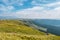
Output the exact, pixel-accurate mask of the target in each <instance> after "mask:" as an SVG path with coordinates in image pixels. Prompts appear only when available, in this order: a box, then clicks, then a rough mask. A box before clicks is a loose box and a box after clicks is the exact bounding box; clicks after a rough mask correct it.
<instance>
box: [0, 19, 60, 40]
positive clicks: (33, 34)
mask: <svg viewBox="0 0 60 40" xmlns="http://www.w3.org/2000/svg"><path fill="white" fill-rule="evenodd" d="M0 40H60V36H55V35H52V34H49V35H46V34H45V33H44V32H41V31H38V30H36V29H34V28H31V27H30V26H28V25H27V24H25V23H24V22H22V21H19V20H0Z"/></svg>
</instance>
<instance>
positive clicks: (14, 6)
mask: <svg viewBox="0 0 60 40" xmlns="http://www.w3.org/2000/svg"><path fill="white" fill-rule="evenodd" d="M59 10H60V0H0V17H9V18H10V17H13V18H15V17H16V18H32V19H34V18H38V19H60V11H59Z"/></svg>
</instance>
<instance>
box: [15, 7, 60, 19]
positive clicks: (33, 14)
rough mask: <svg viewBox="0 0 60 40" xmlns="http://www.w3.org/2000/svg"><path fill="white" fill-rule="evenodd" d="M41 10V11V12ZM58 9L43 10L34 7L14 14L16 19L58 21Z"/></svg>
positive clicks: (59, 13)
mask: <svg viewBox="0 0 60 40" xmlns="http://www.w3.org/2000/svg"><path fill="white" fill-rule="evenodd" d="M41 10H42V11H41ZM59 10H60V9H56V10H44V9H43V8H41V7H34V8H30V9H25V10H23V11H18V12H16V17H19V18H31V19H35V18H37V19H60V11H59ZM38 11H39V12H38Z"/></svg>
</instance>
